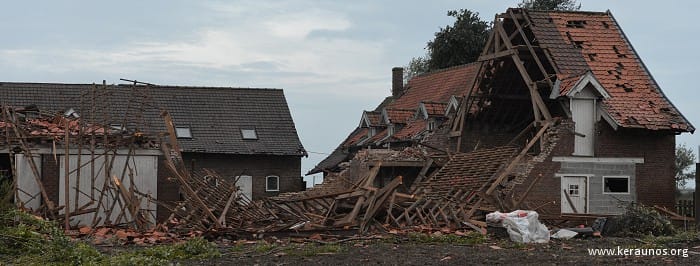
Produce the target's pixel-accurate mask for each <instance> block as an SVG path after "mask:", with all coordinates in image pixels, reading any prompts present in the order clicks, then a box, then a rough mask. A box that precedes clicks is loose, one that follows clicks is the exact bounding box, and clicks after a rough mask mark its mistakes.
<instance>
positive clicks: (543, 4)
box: [518, 0, 581, 11]
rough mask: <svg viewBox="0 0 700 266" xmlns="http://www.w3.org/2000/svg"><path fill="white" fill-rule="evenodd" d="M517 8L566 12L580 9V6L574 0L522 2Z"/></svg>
mask: <svg viewBox="0 0 700 266" xmlns="http://www.w3.org/2000/svg"><path fill="white" fill-rule="evenodd" d="M518 7H521V8H527V9H533V10H568V11H575V10H579V9H581V4H580V3H577V1H576V0H523V1H522V2H521V3H520V4H518Z"/></svg>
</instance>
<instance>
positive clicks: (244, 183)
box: [236, 175, 253, 200]
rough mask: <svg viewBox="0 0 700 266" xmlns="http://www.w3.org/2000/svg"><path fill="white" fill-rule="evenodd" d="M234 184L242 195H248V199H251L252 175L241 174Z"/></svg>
mask: <svg viewBox="0 0 700 266" xmlns="http://www.w3.org/2000/svg"><path fill="white" fill-rule="evenodd" d="M236 186H238V188H239V189H240V190H241V192H242V193H243V195H245V196H246V197H248V199H251V200H252V199H253V177H252V176H249V175H242V176H239V177H238V182H236Z"/></svg>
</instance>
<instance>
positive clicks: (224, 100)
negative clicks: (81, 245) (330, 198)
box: [0, 82, 306, 224]
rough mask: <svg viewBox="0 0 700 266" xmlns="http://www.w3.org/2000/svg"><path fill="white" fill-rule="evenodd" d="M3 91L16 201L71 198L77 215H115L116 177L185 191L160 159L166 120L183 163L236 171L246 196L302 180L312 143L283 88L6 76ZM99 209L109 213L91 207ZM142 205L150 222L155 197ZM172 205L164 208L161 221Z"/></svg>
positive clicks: (128, 184) (3, 155)
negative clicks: (106, 194) (106, 190)
mask: <svg viewBox="0 0 700 266" xmlns="http://www.w3.org/2000/svg"><path fill="white" fill-rule="evenodd" d="M0 95H1V96H0V103H2V106H3V116H2V117H3V123H0V124H1V125H2V127H0V130H2V133H3V136H2V137H0V140H2V141H1V142H0V168H1V170H2V172H3V175H5V176H9V177H10V178H13V179H16V180H17V186H18V187H17V188H18V190H17V198H16V201H17V204H18V205H21V206H23V207H25V208H29V209H34V210H37V209H40V208H43V207H47V205H53V206H51V208H50V209H51V211H58V208H63V207H65V206H64V205H66V204H65V200H66V199H68V202H69V204H68V205H69V207H70V209H69V211H70V212H71V213H75V214H79V213H85V214H84V215H78V216H73V217H72V218H71V220H72V222H74V223H78V222H80V223H83V224H90V223H91V222H93V223H94V221H95V220H96V219H102V220H111V222H112V223H115V221H117V220H118V218H119V217H117V215H118V214H117V213H122V212H119V211H117V209H119V207H116V209H115V207H114V205H117V206H120V204H121V203H114V202H108V203H103V202H101V199H102V198H103V197H102V195H101V194H102V193H103V191H102V188H103V187H106V186H107V185H105V183H110V182H112V181H111V178H116V179H119V180H117V181H115V182H117V183H120V184H123V187H124V188H125V189H126V190H131V189H132V188H135V190H136V191H135V192H133V193H137V194H139V193H140V194H141V195H142V196H148V197H149V198H150V199H153V200H156V201H159V202H174V201H177V200H181V198H182V194H181V191H179V187H178V185H177V183H176V182H173V181H172V179H173V176H171V173H169V172H168V171H167V170H166V169H165V168H164V166H163V165H162V163H161V162H162V159H163V152H162V150H161V149H160V147H159V140H160V139H162V137H164V136H166V137H167V135H164V133H165V132H168V131H167V130H166V123H172V127H173V131H174V132H173V133H174V135H175V137H176V138H177V142H178V143H179V150H180V151H181V153H182V161H183V164H184V165H185V166H186V167H187V168H189V169H190V170H193V169H212V170H214V171H216V173H218V174H219V175H220V176H221V177H224V178H226V179H228V180H231V181H233V180H235V181H237V183H236V184H237V185H238V186H239V187H240V192H241V193H242V194H244V195H246V196H247V198H249V199H259V198H264V197H268V196H274V195H277V194H279V193H282V192H291V191H300V190H303V189H304V188H305V184H304V183H303V181H302V178H301V176H300V171H301V157H303V156H306V151H305V150H304V147H303V146H302V144H301V142H300V140H299V137H298V135H297V131H296V128H295V126H294V122H293V120H292V117H291V114H290V112H289V108H288V106H287V102H286V99H285V97H284V94H283V91H282V90H279V89H250V88H220V87H179V86H156V85H140V84H136V83H135V84H133V85H94V84H48V83H9V82H4V83H0ZM14 129H18V130H14ZM65 143H68V145H64V144H65ZM29 157H31V158H34V160H33V162H31V161H32V160H29V159H27V158H29ZM66 158H68V159H67V160H66ZM78 165H80V166H81V167H77V166H78ZM13 168H14V169H15V171H12V169H13ZM67 169H68V170H67ZM103 169H111V171H109V170H108V171H105V170H103ZM13 173H16V175H17V176H12V174H13ZM66 175H68V176H69V177H70V178H69V180H68V181H66V180H65V176H66ZM78 177H79V178H78ZM106 180H108V181H107V182H106ZM66 186H68V187H66ZM118 192H119V191H118ZM66 193H68V197H66ZM115 198H118V197H112V199H111V200H114V199H115ZM122 200H124V199H123V198H122ZM105 201H107V199H105ZM48 202H51V203H48ZM100 208H104V210H103V211H104V213H106V214H100V215H101V216H100V215H93V212H95V213H97V211H95V210H96V209H97V210H99V209H100ZM122 208H123V207H122ZM141 209H144V210H151V211H153V212H152V213H151V214H149V216H151V217H150V218H149V219H150V220H151V221H153V219H154V218H155V216H156V215H155V213H156V212H155V211H154V210H155V209H156V205H155V204H153V203H152V202H150V201H148V200H145V199H144V200H142V201H141ZM122 210H123V209H122ZM61 212H62V211H61ZM109 213H111V217H110V214H109ZM168 214H169V213H168V212H167V210H164V209H162V208H159V209H158V211H157V217H158V220H161V221H162V220H163V219H165V218H167V215H168Z"/></svg>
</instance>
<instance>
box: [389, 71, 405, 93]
mask: <svg viewBox="0 0 700 266" xmlns="http://www.w3.org/2000/svg"><path fill="white" fill-rule="evenodd" d="M401 94H403V67H394V68H392V69H391V96H394V98H397V97H399V96H401Z"/></svg>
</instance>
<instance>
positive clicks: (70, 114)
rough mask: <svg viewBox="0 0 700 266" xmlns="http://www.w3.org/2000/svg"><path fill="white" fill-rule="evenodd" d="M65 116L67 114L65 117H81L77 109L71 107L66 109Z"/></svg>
mask: <svg viewBox="0 0 700 266" xmlns="http://www.w3.org/2000/svg"><path fill="white" fill-rule="evenodd" d="M63 116H65V117H73V118H80V115H79V114H78V112H77V111H75V109H73V108H70V109H68V110H66V111H65V112H64V113H63Z"/></svg>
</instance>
